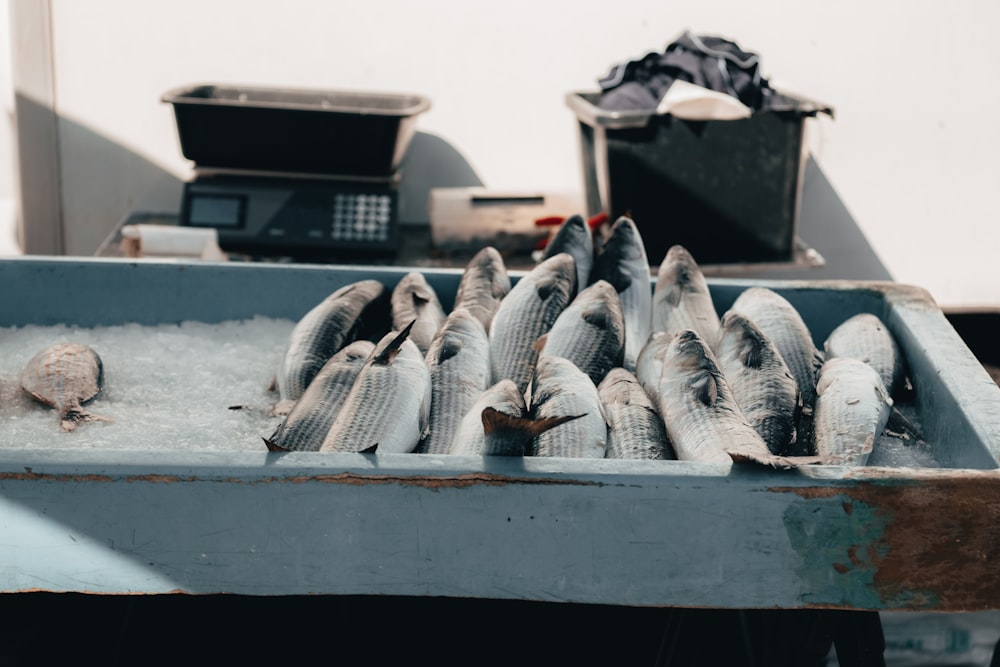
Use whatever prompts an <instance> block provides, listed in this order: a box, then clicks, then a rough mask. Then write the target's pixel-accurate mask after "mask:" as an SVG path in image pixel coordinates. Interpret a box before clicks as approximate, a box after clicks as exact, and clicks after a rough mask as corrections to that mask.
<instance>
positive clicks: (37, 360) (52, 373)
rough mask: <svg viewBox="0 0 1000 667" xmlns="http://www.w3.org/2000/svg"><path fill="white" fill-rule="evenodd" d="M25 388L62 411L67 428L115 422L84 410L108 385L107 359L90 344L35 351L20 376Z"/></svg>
mask: <svg viewBox="0 0 1000 667" xmlns="http://www.w3.org/2000/svg"><path fill="white" fill-rule="evenodd" d="M19 380H20V384H21V389H22V390H24V392H25V393H27V394H28V395H29V396H31V397H32V398H34V399H35V400H36V401H38V402H40V403H44V404H45V405H48V406H50V407H52V408H55V409H56V410H57V411H58V412H59V424H60V426H61V427H62V430H64V431H73V430H75V429H76V427H77V424H79V423H80V422H85V421H112V420H111V419H110V418H108V417H103V416H101V415H97V414H94V413H92V412H90V411H88V410H86V409H84V407H83V404H84V403H86V402H88V401H90V400H92V399H94V398H95V397H96V396H97V395H98V394H99V393H100V392H101V390H102V389H103V387H104V362H103V361H102V360H101V357H100V355H98V354H97V352H95V351H94V349H93V348H91V347H90V346H88V345H84V344H82V343H74V342H64V343H56V344H54V345H50V346H49V347H46V348H45V349H43V350H41V351H40V352H38V353H37V354H35V355H34V356H33V357H32V358H31V359H30V360H29V361H28V363H27V365H25V367H24V369H23V370H22V371H21V375H20V378H19Z"/></svg>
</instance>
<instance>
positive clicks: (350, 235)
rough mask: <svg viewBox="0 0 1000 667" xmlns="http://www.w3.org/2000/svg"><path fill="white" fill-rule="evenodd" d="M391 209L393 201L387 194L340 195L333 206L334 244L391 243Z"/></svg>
mask: <svg viewBox="0 0 1000 667" xmlns="http://www.w3.org/2000/svg"><path fill="white" fill-rule="evenodd" d="M391 205H392V202H391V198H390V196H389V195H386V194H348V193H338V194H337V195H336V196H335V197H334V202H333V215H332V221H331V222H332V225H331V236H332V238H333V240H335V241H353V242H369V243H377V242H385V241H388V240H389V224H390V220H391V218H392V212H391V210H390V207H391Z"/></svg>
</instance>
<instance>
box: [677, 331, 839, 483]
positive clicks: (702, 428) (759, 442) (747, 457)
mask: <svg viewBox="0 0 1000 667" xmlns="http://www.w3.org/2000/svg"><path fill="white" fill-rule="evenodd" d="M660 415H661V416H662V417H663V424H664V426H665V427H666V430H667V436H668V437H669V438H670V442H671V443H673V446H674V450H675V451H676V452H677V458H678V459H680V460H684V461H703V462H708V463H730V464H732V463H755V464H760V465H764V466H768V467H772V468H777V469H782V470H784V469H789V468H795V467H798V466H800V465H808V464H812V463H817V462H818V461H819V460H818V458H817V457H809V456H801V457H785V456H780V455H776V454H773V453H772V452H771V451H770V450H769V449H768V447H767V443H765V442H764V439H763V438H762V437H761V436H760V434H759V433H757V431H756V430H755V429H754V428H753V426H751V425H750V423H749V422H748V421H747V419H746V417H745V416H744V415H743V412H742V410H740V407H739V405H738V404H737V403H736V400H735V398H733V394H732V390H731V389H730V387H729V384H728V383H727V382H726V378H725V376H724V375H723V374H722V371H720V370H719V366H718V362H717V361H716V358H715V354H714V353H713V352H712V349H711V347H709V345H708V343H707V342H705V341H704V340H703V339H702V338H701V336H700V335H699V334H698V333H697V332H696V331H693V330H691V329H685V330H682V331H679V332H677V333H676V334H674V336H673V338H672V339H671V341H670V345H669V346H668V348H667V352H666V354H665V356H664V359H663V373H662V375H661V377H660Z"/></svg>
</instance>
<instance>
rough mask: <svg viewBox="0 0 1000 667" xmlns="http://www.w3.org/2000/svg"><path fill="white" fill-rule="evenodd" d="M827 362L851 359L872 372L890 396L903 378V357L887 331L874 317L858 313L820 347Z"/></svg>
mask: <svg viewBox="0 0 1000 667" xmlns="http://www.w3.org/2000/svg"><path fill="white" fill-rule="evenodd" d="M823 349H824V351H825V353H826V358H827V359H833V358H835V357H853V358H855V359H859V360H861V361H864V362H865V363H867V364H868V365H869V366H871V367H872V368H874V369H875V370H876V371H877V372H878V374H879V377H881V378H882V383H883V384H884V385H885V388H886V390H888V392H889V395H890V396H891V395H893V393H895V391H896V388H897V387H898V386H899V382H900V380H901V379H902V377H903V355H902V353H901V352H900V351H899V345H898V344H897V343H896V339H895V338H894V337H893V335H892V333H891V332H890V331H889V328H888V327H886V326H885V324H884V323H883V322H882V320H881V319H879V317H878V316H877V315H873V314H872V313H859V314H858V315H854V316H853V317H850V318H848V319H847V320H845V321H844V322H842V323H841V324H839V325H837V327H836V328H834V330H833V331H831V332H830V335H829V336H827V339H826V341H825V342H824V343H823Z"/></svg>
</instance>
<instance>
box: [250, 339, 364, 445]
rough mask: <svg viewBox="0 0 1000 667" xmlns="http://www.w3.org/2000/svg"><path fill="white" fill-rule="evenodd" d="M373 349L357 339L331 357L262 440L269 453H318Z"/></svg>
mask: <svg viewBox="0 0 1000 667" xmlns="http://www.w3.org/2000/svg"><path fill="white" fill-rule="evenodd" d="M374 349H375V343H373V342H371V341H370V340H356V341H354V342H353V343H350V344H349V345H347V346H346V347H344V348H343V349H341V350H340V351H339V352H337V353H336V354H335V355H333V356H332V357H330V360H329V361H327V362H326V363H325V364H324V365H323V368H321V369H320V370H319V373H317V374H316V377H314V378H313V381H312V382H310V383H309V386H308V387H306V390H305V391H304V392H302V396H301V397H300V398H299V400H297V401H296V402H295V406H294V407H293V408H292V411H291V412H289V413H288V416H287V417H285V419H284V420H283V421H282V422H281V424H279V425H278V428H277V429H276V430H275V431H274V433H273V434H272V435H271V437H270V438H264V443H265V444H266V445H267V448H268V449H269V450H271V451H303V452H315V451H319V448H320V446H322V444H323V439H324V438H325V437H326V434H327V432H328V431H329V430H330V426H331V425H332V424H333V420H334V419H336V417H337V414H338V413H339V412H340V408H341V407H342V406H343V405H344V401H345V400H346V399H347V394H348V393H349V392H350V391H351V387H352V386H354V380H355V379H357V377H358V373H360V372H361V368H362V367H363V366H364V364H365V362H366V361H367V360H368V358H369V357H370V356H371V353H372V351H373V350H374Z"/></svg>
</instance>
